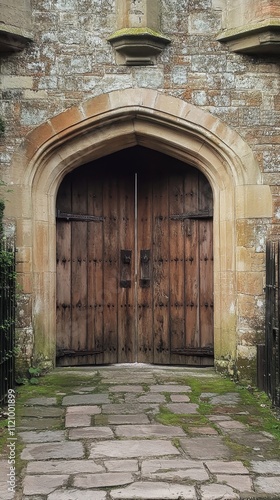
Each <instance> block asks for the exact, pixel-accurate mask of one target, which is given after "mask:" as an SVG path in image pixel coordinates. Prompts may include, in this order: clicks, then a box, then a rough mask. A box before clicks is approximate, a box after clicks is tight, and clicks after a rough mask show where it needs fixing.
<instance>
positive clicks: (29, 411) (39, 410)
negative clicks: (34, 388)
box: [21, 400, 63, 419]
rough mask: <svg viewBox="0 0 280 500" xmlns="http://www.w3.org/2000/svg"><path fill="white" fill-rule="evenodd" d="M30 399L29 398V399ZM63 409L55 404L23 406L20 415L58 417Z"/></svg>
mask: <svg viewBox="0 0 280 500" xmlns="http://www.w3.org/2000/svg"><path fill="white" fill-rule="evenodd" d="M29 401H30V400H29ZM62 414H63V409H62V408H59V407H57V406H49V407H44V406H24V407H23V408H22V409H21V417H34V418H44V419H45V418H47V417H60V416H61V415H62Z"/></svg>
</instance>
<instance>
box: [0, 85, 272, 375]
mask: <svg viewBox="0 0 280 500" xmlns="http://www.w3.org/2000/svg"><path fill="white" fill-rule="evenodd" d="M134 145H142V146H144V147H147V148H151V149H156V150H158V151H161V152H163V153H165V154H167V155H170V156H173V157H176V158H178V159H180V160H182V161H183V162H185V163H186V164H190V165H193V166H195V167H196V168H198V169H200V170H201V171H202V172H203V173H204V174H205V175H206V177H207V178H208V180H209V182H210V184H211V186H212V189H213V194H214V304H215V305H214V311H215V313H214V339H215V340H214V342H215V343H214V349H215V363H216V366H217V368H220V369H228V370H232V369H235V368H236V362H237V361H238V357H240V356H241V358H244V360H245V361H244V363H245V365H247V364H248V359H250V360H251V361H252V360H254V357H255V352H256V347H255V346H254V340H253V341H251V343H250V345H248V346H247V347H246V348H244V345H243V346H242V344H244V342H243V339H242V333H241V332H240V331H238V314H239V309H240V307H241V306H242V296H243V295H244V294H246V293H248V294H250V293H252V295H254V293H256V290H254V291H251V292H250V290H248V291H247V292H246V290H244V289H243V288H242V286H241V287H240V283H243V282H247V280H248V276H251V275H252V269H253V268H254V266H253V265H252V263H253V261H254V255H256V254H255V253H254V249H253V248H252V247H251V244H250V242H249V240H248V241H246V236H245V240H244V234H243V233H244V224H246V223H249V222H250V221H252V222H254V221H256V219H263V218H270V217H271V215H272V199H271V191H270V188H269V186H266V185H263V184H262V176H261V172H260V169H259V166H258V164H257V162H256V160H255V158H254V156H253V153H252V151H251V149H250V148H249V146H248V145H247V143H246V142H245V141H244V140H243V139H242V138H241V137H240V136H239V135H238V134H237V133H236V132H235V131H233V130H232V129H230V128H229V127H228V126H227V125H226V124H225V123H223V122H221V121H220V120H219V119H218V118H216V117H214V116H212V115H211V114H209V113H208V112H205V111H202V110H201V109H199V108H197V107H195V106H193V105H190V104H188V103H187V102H185V101H183V100H180V99H177V98H173V97H168V96H164V95H162V94H161V93H159V92H157V91H155V90H149V89H126V90H120V91H114V92H111V93H108V94H102V95H100V96H98V97H94V98H92V99H89V100H87V101H85V102H82V103H81V104H79V105H77V106H75V107H73V108H70V109H68V110H66V111H64V112H62V113H60V114H59V115H57V116H54V117H53V118H51V119H50V120H48V121H47V122H45V123H43V124H42V125H40V126H38V127H37V128H35V129H34V130H33V131H32V132H31V133H29V134H28V135H27V137H26V139H25V140H24V142H23V144H22V146H21V147H20V149H19V150H18V151H17V153H16V154H15V156H14V159H13V163H12V170H11V179H12V181H13V183H14V186H13V198H14V200H16V203H10V204H9V208H8V210H9V213H8V216H10V217H14V218H15V219H16V223H17V247H18V256H19V259H18V260H19V261H20V265H19V266H18V272H19V277H20V282H21V285H22V290H23V294H24V296H25V297H29V299H30V302H31V312H30V328H29V334H30V336H31V338H32V339H33V340H32V342H34V346H33V350H32V349H31V350H32V353H31V356H32V357H33V360H34V363H39V362H40V363H41V364H42V365H43V366H53V365H54V364H55V339H56V303H55V283H56V277H55V271H56V232H55V206H56V194H57V190H58V187H59V185H60V183H61V181H62V179H63V177H64V176H65V175H66V174H67V173H68V172H69V171H71V170H72V169H74V168H76V167H78V166H80V165H82V164H84V163H86V162H88V161H92V160H94V159H97V158H99V157H101V156H105V155H107V154H110V153H113V152H115V151H118V150H121V149H123V148H127V147H131V146H134ZM116 168H118V166H117V165H116ZM240 227H241V230H240ZM242 228H243V229H242ZM240 231H241V232H242V231H243V233H242V234H243V238H241V237H240V235H239V233H240ZM251 277H252V278H255V279H256V280H257V284H258V285H257V286H259V287H260V286H262V281H263V271H261V270H260V271H258V272H254V276H251ZM260 293H261V291H260ZM26 300H27V299H26ZM252 307H253V306H252ZM249 314H250V315H251V314H252V311H251V312H249ZM23 330H24V329H23ZM25 330H26V329H25ZM25 333H26V332H25ZM22 336H23V338H25V337H24V331H22ZM241 346H242V348H241ZM26 356H27V358H28V354H27V355H26ZM29 357H30V356H29ZM241 365H242V363H239V366H241ZM241 371H242V367H241ZM241 376H242V374H241Z"/></svg>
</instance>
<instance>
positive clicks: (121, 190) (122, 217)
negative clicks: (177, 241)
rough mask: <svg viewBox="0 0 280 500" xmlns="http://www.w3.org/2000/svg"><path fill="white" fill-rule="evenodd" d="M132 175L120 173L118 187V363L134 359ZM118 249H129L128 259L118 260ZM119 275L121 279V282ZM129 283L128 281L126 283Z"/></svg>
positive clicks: (133, 216)
mask: <svg viewBox="0 0 280 500" xmlns="http://www.w3.org/2000/svg"><path fill="white" fill-rule="evenodd" d="M134 196H135V193H134V174H127V175H121V176H120V178H119V186H118V200H119V202H118V216H119V245H118V248H119V251H118V259H119V268H120V271H119V274H118V282H117V295H118V362H120V363H131V362H133V361H134V360H135V308H134V296H135V251H134V231H135V214H134ZM121 250H123V251H125V250H126V251H128V252H131V254H130V261H129V259H128V258H127V259H121ZM121 278H124V280H123V283H121ZM129 282H130V284H129Z"/></svg>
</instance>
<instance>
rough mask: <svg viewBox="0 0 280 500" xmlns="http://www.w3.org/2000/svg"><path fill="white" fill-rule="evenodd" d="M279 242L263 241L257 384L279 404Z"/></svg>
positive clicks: (276, 404)
mask: <svg viewBox="0 0 280 500" xmlns="http://www.w3.org/2000/svg"><path fill="white" fill-rule="evenodd" d="M279 327H280V242H277V243H276V242H272V241H268V242H267V243H266V284H265V343H264V344H263V345H259V346H258V387H259V388H260V389H262V390H264V391H265V392H266V393H267V394H268V396H269V397H270V398H271V400H272V403H273V405H275V406H277V407H280V339H279Z"/></svg>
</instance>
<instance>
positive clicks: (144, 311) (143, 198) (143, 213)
mask: <svg viewBox="0 0 280 500" xmlns="http://www.w3.org/2000/svg"><path fill="white" fill-rule="evenodd" d="M137 198H138V214H137V224H138V231H137V233H138V254H137V263H138V280H137V291H138V305H137V320H138V321H137V337H138V361H139V362H140V363H152V362H153V361H154V325H153V308H154V304H153V276H152V274H153V269H152V268H153V243H152V214H153V212H152V210H153V208H152V207H153V177H152V175H151V174H141V173H139V174H138V196H137ZM141 250H150V252H151V254H150V259H151V262H150V264H149V268H150V282H148V281H147V282H146V283H145V282H143V281H141V280H142V278H143V276H142V274H141V272H142V269H141V267H142V265H141V262H140V260H141Z"/></svg>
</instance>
